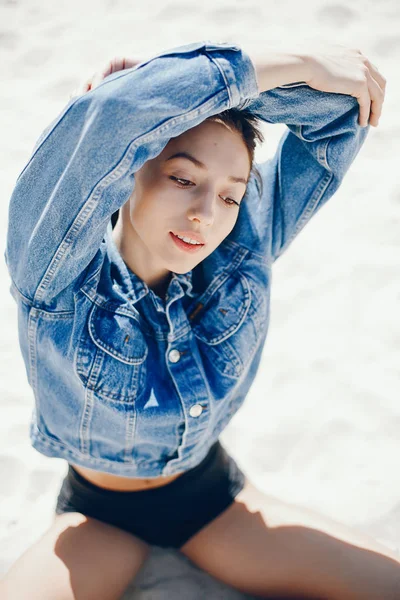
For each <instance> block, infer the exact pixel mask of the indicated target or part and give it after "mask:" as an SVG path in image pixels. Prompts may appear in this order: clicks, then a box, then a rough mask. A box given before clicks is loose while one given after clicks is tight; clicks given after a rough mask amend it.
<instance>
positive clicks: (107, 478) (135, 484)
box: [71, 463, 183, 492]
mask: <svg viewBox="0 0 400 600" xmlns="http://www.w3.org/2000/svg"><path fill="white" fill-rule="evenodd" d="M71 466H72V467H73V468H74V469H75V471H77V472H78V473H79V474H80V475H82V477H84V478H85V479H87V480H88V481H90V483H93V484H94V485H97V486H98V487H101V488H104V489H106V490H114V491H123V492H132V491H138V490H147V489H151V488H155V487H161V486H163V485H167V484H168V483H171V482H172V481H174V479H177V478H178V477H180V475H183V473H178V474H177V475H169V476H167V477H152V478H151V479H138V478H132V477H120V476H119V475H111V474H110V473H103V472H102V471H94V470H93V469H87V468H86V467H81V466H79V465H74V464H72V463H71Z"/></svg>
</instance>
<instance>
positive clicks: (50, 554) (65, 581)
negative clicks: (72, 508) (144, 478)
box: [0, 512, 148, 600]
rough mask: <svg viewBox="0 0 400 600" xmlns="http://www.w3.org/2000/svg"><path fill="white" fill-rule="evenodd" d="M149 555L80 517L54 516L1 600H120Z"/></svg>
mask: <svg viewBox="0 0 400 600" xmlns="http://www.w3.org/2000/svg"><path fill="white" fill-rule="evenodd" d="M147 555H148V546H147V544H145V543H144V542H142V541H141V540H139V539H138V538H136V537H134V536H133V535H131V534H129V533H127V532H126V531H123V530H122V529H118V528H116V527H113V526H112V525H108V524H107V523H103V522H101V521H98V520H96V519H92V518H88V517H86V516H84V515H82V514H80V513H76V512H75V513H73V512H70V513H64V514H61V515H57V516H56V517H55V519H54V522H53V524H52V526H51V527H50V528H49V530H48V531H47V532H45V534H44V535H43V536H42V537H41V538H40V539H39V540H38V541H37V542H36V543H35V544H34V545H33V546H31V547H30V548H29V549H28V550H27V551H26V552H25V553H24V554H23V555H22V556H21V557H20V558H19V559H18V560H17V561H16V563H15V564H14V565H13V566H12V567H11V569H10V570H9V572H8V573H7V574H6V575H5V578H4V579H3V581H2V584H1V585H2V588H1V589H0V596H1V598H2V599H4V600H21V598H29V600H100V599H101V600H118V599H119V598H120V597H121V596H122V594H123V593H124V590H125V589H126V588H127V587H128V585H129V583H130V581H131V580H132V579H133V577H134V576H135V575H136V573H137V572H138V571H139V569H140V568H141V566H142V564H143V562H144V561H145V559H146V557H147Z"/></svg>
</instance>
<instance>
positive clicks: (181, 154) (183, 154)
mask: <svg viewBox="0 0 400 600" xmlns="http://www.w3.org/2000/svg"><path fill="white" fill-rule="evenodd" d="M173 158H186V159H187V160H190V161H191V162H192V163H193V164H194V165H196V167H199V169H203V170H207V167H206V165H205V164H204V163H202V162H200V161H199V160H198V159H197V158H195V157H194V156H192V155H191V154H189V153H188V152H177V153H176V154H173V155H172V156H170V157H169V158H167V159H166V161H165V162H168V161H169V160H172V159H173ZM228 179H229V181H232V182H233V183H244V185H247V184H248V181H246V179H243V177H234V176H233V175H229V177H228Z"/></svg>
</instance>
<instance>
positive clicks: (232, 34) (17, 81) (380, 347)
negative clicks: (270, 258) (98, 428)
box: [0, 0, 400, 600]
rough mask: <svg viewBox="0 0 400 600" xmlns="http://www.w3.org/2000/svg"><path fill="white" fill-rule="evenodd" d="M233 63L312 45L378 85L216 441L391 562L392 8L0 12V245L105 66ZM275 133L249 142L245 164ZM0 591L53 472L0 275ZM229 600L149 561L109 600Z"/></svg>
mask: <svg viewBox="0 0 400 600" xmlns="http://www.w3.org/2000/svg"><path fill="white" fill-rule="evenodd" d="M201 39H211V40H215V41H232V42H235V43H238V44H240V45H241V46H242V47H243V48H244V49H246V50H247V51H248V52H250V53H251V52H253V51H254V52H255V51H257V52H260V53H262V52H263V51H265V52H267V51H268V48H270V47H277V48H282V49H285V48H286V49H290V46H291V44H292V43H294V42H300V43H301V42H304V43H306V42H307V41H311V40H313V39H315V40H326V41H330V42H337V43H341V44H345V45H348V46H351V47H359V48H360V49H361V50H362V51H363V52H364V53H365V54H366V55H367V56H368V57H369V58H370V60H371V61H372V62H373V63H375V64H376V65H377V66H378V68H379V69H380V71H381V72H382V73H383V75H384V76H385V77H386V78H387V92H386V100H385V104H384V109H383V114H382V117H381V121H380V125H379V127H378V128H371V131H370V135H369V138H368V140H367V142H366V144H365V145H364V147H363V148H362V150H361V152H360V154H359V156H358V157H357V159H356V161H355V163H354V164H353V165H352V167H351V169H350V171H349V173H348V175H347V177H346V179H345V181H344V183H343V185H342V187H341V188H340V190H339V191H338V192H337V193H336V195H335V196H334V198H332V199H331V200H330V201H329V203H328V204H327V205H326V206H325V207H324V208H323V209H322V210H321V211H320V212H319V213H318V214H317V215H316V216H315V217H314V218H313V219H312V221H311V222H310V223H309V224H308V226H307V227H306V228H305V229H304V230H303V231H302V232H301V234H300V235H299V237H298V238H297V239H296V240H295V241H294V242H293V244H292V246H291V247H290V249H289V250H288V251H287V252H286V253H285V254H284V255H283V256H282V257H281V258H280V259H279V260H278V261H277V262H276V264H275V266H274V284H273V287H272V312H271V326H270V332H269V337H268V340H267V344H266V346H265V349H264V354H263V360H262V366H261V368H260V371H259V374H258V377H257V379H256V381H255V384H254V386H253V388H252V389H251V392H250V394H249V397H248V399H247V401H246V403H245V405H244V407H243V408H242V409H241V410H240V411H239V413H238V414H237V415H236V416H235V418H234V419H233V421H232V422H231V424H230V426H229V428H228V429H227V430H226V431H225V432H224V434H223V437H222V441H223V442H224V443H225V445H226V446H227V447H228V449H229V450H230V452H231V453H232V454H233V455H234V456H235V458H236V459H237V461H238V462H239V464H240V465H241V466H242V468H243V469H244V470H245V471H246V473H247V474H248V475H249V477H251V478H252V479H253V480H254V482H255V483H256V484H257V485H258V486H259V487H260V488H262V489H263V490H264V491H265V492H266V493H270V494H272V495H275V496H278V497H281V498H283V499H285V500H288V501H291V502H294V503H297V504H299V505H303V506H307V507H309V508H311V509H314V510H317V511H319V512H320V513H323V514H325V515H327V516H329V517H331V518H334V519H335V520H338V521H341V522H343V523H346V524H349V525H352V526H354V527H355V528H358V529H359V530H360V531H363V532H365V533H367V534H369V535H372V536H373V537H375V538H376V539H379V540H380V541H381V542H383V543H384V544H386V545H387V546H390V547H392V548H395V549H397V550H398V551H400V476H399V473H400V464H399V463H400V452H399V451H400V318H399V306H400V180H399V170H400V71H399V61H400V5H399V3H398V1H397V0H381V1H380V2H376V1H375V2H372V1H367V0H364V1H362V0H353V1H352V2H344V1H343V0H337V1H335V0H332V1H331V2H328V1H326V0H324V1H320V0H306V1H305V2H296V1H295V0H290V1H288V0H279V2H278V1H277V0H269V1H268V0H267V1H263V2H261V0H258V1H245V0H242V1H236V2H235V1H232V0H230V1H229V2H228V1H227V2H225V1H222V0H203V1H202V2H188V1H186V2H178V1H176V2H161V0H147V1H146V2H128V1H122V0H119V1H118V0H114V1H113V0H107V1H106V0H96V1H94V0H90V1H88V0H80V1H79V2H78V1H77V0H69V1H68V2H52V1H50V0H0V56H1V60H0V86H1V88H0V89H1V93H0V131H1V138H0V164H1V169H0V193H1V203H0V210H1V217H2V218H1V219H0V238H1V247H2V256H3V251H4V244H5V236H6V225H7V212H8V201H9V198H10V195H11V192H12V189H13V186H14V184H15V180H16V177H17V176H18V174H19V172H20V171H21V170H22V168H23V166H24V164H25V162H26V161H27V159H28V157H29V155H30V152H31V150H32V148H33V145H34V143H35V141H36V139H37V138H38V137H39V135H40V133H41V132H42V130H43V129H44V128H45V126H46V125H47V124H48V123H49V122H50V121H51V120H52V119H53V118H55V116H56V115H57V114H58V113H59V112H60V111H61V109H62V108H63V106H64V105H65V104H66V102H67V101H68V99H69V95H70V93H71V92H72V91H73V89H74V88H75V87H76V86H77V85H78V84H79V83H80V82H81V81H82V80H85V79H86V78H88V77H89V76H90V75H91V74H92V73H93V72H94V71H96V70H97V69H98V68H99V67H101V66H103V63H105V62H106V61H107V60H108V59H110V58H112V57H113V56H115V55H126V56H132V55H133V56H136V55H138V54H139V55H140V56H143V57H145V56H149V55H152V54H155V53H156V52H158V51H160V50H163V49H165V48H169V47H173V46H177V45H180V44H184V43H188V42H191V41H196V40H201ZM284 129H285V126H284V125H275V126H265V127H264V132H265V134H266V138H267V139H266V143H265V145H264V146H263V148H261V149H259V151H258V154H257V158H258V160H263V159H265V158H266V157H268V156H270V155H271V154H272V153H273V152H274V150H275V148H276V144H277V141H278V139H279V137H280V135H281V134H282V133H283V131H284ZM0 286H1V294H0V303H1V310H0V315H1V316H0V319H1V337H0V352H1V361H0V386H1V396H0V397H1V400H0V477H1V484H0V574H3V573H5V572H6V571H7V570H8V568H9V567H10V565H11V564H12V563H13V562H14V561H15V560H16V559H17V558H18V557H19V556H20V555H21V553H22V552H23V551H24V550H25V549H26V548H27V547H28V546H29V545H31V544H32V543H33V542H34V541H35V540H36V539H37V538H38V537H39V536H40V535H41V534H42V533H43V532H44V531H45V530H46V529H47V527H48V526H49V525H50V524H51V520H52V513H53V510H54V505H55V499H56V495H57V493H58V488H59V486H60V484H61V480H62V478H63V477H64V475H65V474H66V470H67V465H66V463H65V461H63V460H61V459H49V458H46V457H44V456H42V455H40V454H39V453H38V452H36V451H35V450H33V449H32V448H31V447H30V443H29V437H28V432H29V431H28V427H29V418H30V412H31V410H32V406H33V394H32V391H31V389H30V387H29V385H28V383H27V379H26V374H25V367H24V364H23V361H22V357H21V355H20V351H19V346H18V336H17V320H16V306H15V303H14V300H13V298H12V297H11V295H10V294H9V278H8V272H7V269H6V265H5V263H4V260H3V259H2V260H1V261H0ZM178 597H179V598H185V599H186V600H187V599H189V600H190V599H193V600H194V599H200V598H205V597H212V598H214V599H215V598H227V599H231V600H234V599H238V598H239V597H242V596H240V594H238V593H236V592H232V591H230V590H228V588H226V587H225V586H223V585H221V584H219V583H217V582H215V581H214V580H212V579H211V578H210V577H208V576H207V575H205V574H203V573H201V572H200V571H199V570H198V569H196V568H195V567H193V566H192V565H191V564H190V563H189V561H187V560H186V559H184V558H183V557H181V556H180V555H179V554H176V553H173V552H167V551H161V550H159V549H155V550H154V552H153V554H152V555H151V557H150V559H149V561H148V562H147V564H146V566H145V567H144V569H143V571H142V572H141V574H140V576H139V579H138V580H137V581H136V582H135V584H132V586H131V587H130V589H129V590H128V591H127V593H126V595H125V596H124V598H125V599H126V600H128V599H129V600H139V599H140V600H150V599H151V600H157V599H161V598H178Z"/></svg>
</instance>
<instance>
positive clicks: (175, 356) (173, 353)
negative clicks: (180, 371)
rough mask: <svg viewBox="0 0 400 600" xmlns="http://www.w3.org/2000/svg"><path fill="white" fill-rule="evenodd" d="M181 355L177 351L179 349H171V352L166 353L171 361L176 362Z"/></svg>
mask: <svg viewBox="0 0 400 600" xmlns="http://www.w3.org/2000/svg"><path fill="white" fill-rule="evenodd" d="M180 357H181V353H180V352H179V350H176V349H174V350H171V352H170V353H169V354H168V358H169V360H170V361H171V362H172V363H176V362H178V360H179V359H180Z"/></svg>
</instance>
